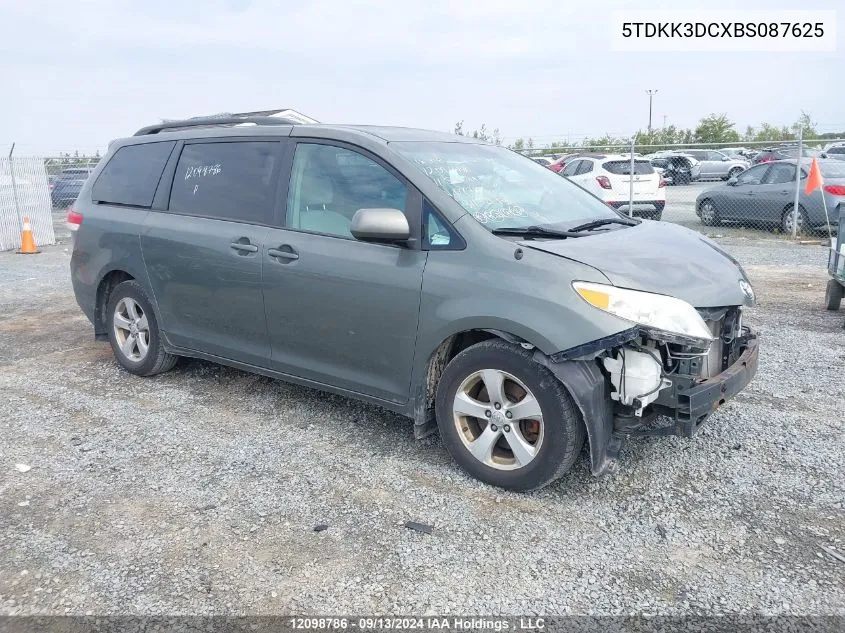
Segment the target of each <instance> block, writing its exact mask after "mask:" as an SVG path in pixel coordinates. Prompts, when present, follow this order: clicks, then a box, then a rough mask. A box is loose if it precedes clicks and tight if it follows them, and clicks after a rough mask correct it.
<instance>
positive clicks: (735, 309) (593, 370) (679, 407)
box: [536, 306, 758, 475]
mask: <svg viewBox="0 0 845 633" xmlns="http://www.w3.org/2000/svg"><path fill="white" fill-rule="evenodd" d="M697 312H698V314H699V315H700V316H701V319H702V321H703V323H704V324H705V325H706V327H707V329H708V330H709V332H710V337H709V338H707V339H705V338H703V337H702V336H701V335H699V336H688V335H685V334H675V333H671V332H667V331H663V330H661V329H656V328H653V327H648V326H643V325H635V326H634V327H632V328H630V329H628V330H624V331H622V332H619V333H617V334H614V335H612V336H608V337H605V338H602V339H599V340H596V341H592V342H590V343H587V344H585V345H580V346H578V347H575V348H572V349H569V350H565V351H562V352H559V353H557V354H553V355H551V356H545V355H543V354H541V353H539V352H537V354H536V360H537V362H540V363H542V364H544V365H546V366H547V367H548V368H549V369H550V370H551V371H552V372H553V373H554V374H555V376H556V377H557V378H558V379H559V380H560V381H561V382H562V383H563V384H564V385H566V387H567V388H568V389H569V392H570V393H571V395H572V397H573V399H574V400H575V402H576V404H577V405H578V407H579V409H580V410H581V413H582V416H583V418H584V421H585V424H586V427H587V432H588V436H589V439H590V453H591V469H592V471H593V474H595V475H602V474H605V473H608V472H612V471H613V470H614V466H615V461H616V458H617V455H618V452H619V449H620V448H621V446H622V443H623V441H624V439H625V438H626V437H630V436H638V435H681V436H684V437H691V436H692V435H694V434H695V432H696V431H697V430H698V429H699V428H700V426H701V424H702V423H703V422H704V421H705V420H706V419H707V417H708V416H709V415H710V413H712V412H713V411H715V410H716V409H717V408H718V407H719V406H721V405H722V404H724V403H725V402H726V401H727V400H728V399H730V398H731V397H733V396H735V395H736V394H737V393H739V392H740V391H741V390H742V389H743V388H744V387H745V386H746V385H747V384H748V383H749V382H750V381H751V379H752V378H753V377H754V374H755V373H756V371H757V360H758V346H757V335H756V334H755V333H754V332H753V331H752V330H751V329H750V328H747V327H744V326H743V325H742V308H741V307H740V306H729V307H722V308H711V309H699V310H698V311H697Z"/></svg>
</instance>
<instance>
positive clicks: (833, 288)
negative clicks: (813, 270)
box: [824, 279, 845, 310]
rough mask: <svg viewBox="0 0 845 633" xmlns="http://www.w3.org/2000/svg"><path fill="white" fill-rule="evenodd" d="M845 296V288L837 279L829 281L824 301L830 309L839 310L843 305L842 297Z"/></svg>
mask: <svg viewBox="0 0 845 633" xmlns="http://www.w3.org/2000/svg"><path fill="white" fill-rule="evenodd" d="M843 296H845V288H843V287H842V284H840V283H839V282H838V281H836V280H835V279H830V280H828V282H827V288H825V291H824V303H825V307H826V308H827V309H828V310H838V309H839V308H840V307H841V306H842V297H843Z"/></svg>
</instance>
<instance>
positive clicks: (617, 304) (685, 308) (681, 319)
mask: <svg viewBox="0 0 845 633" xmlns="http://www.w3.org/2000/svg"><path fill="white" fill-rule="evenodd" d="M572 287H573V288H574V289H575V292H577V293H578V294H579V295H581V298H582V299H584V301H586V302H587V303H589V304H590V305H591V306H593V307H594V308H598V309H599V310H604V311H605V312H609V313H610V314H613V315H616V316H618V317H620V318H622V319H627V320H628V321H633V322H634V323H639V324H640V325H644V326H646V327H648V328H653V329H655V330H661V331H662V332H669V333H672V334H678V335H680V336H685V337H690V338H693V339H698V340H700V341H702V342H706V343H707V344H708V345H709V343H710V341H712V340H713V336H712V334H711V333H710V329H709V328H708V327H707V324H706V323H704V319H702V318H701V315H700V314H699V313H698V312H697V311H696V309H695V308H693V307H692V306H691V305H690V304H688V303H687V302H686V301H684V300H682V299H677V298H676V297H667V296H666V295H658V294H654V293H651V292H642V291H639V290H628V289H627V288H617V287H615V286H608V285H605V284H595V283H589V282H586V281H575V282H573V283H572Z"/></svg>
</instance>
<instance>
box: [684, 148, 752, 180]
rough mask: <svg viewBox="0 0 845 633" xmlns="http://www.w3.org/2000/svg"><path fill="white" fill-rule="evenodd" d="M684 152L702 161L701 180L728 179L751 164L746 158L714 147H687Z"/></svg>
mask: <svg viewBox="0 0 845 633" xmlns="http://www.w3.org/2000/svg"><path fill="white" fill-rule="evenodd" d="M684 153H685V154H688V155H690V156H692V157H693V158H695V159H696V160H698V161H699V162H700V163H701V175H700V176H699V177H700V179H701V180H727V179H728V178H733V177H734V176H738V175H739V174H740V173H741V172H743V171H745V170H746V169H748V168H749V167H750V166H751V164H750V163H749V162H748V161H747V160H745V159H744V158H737V157H731V156H728V155H727V154H723V153H722V152H717V151H716V150H713V149H686V150H684Z"/></svg>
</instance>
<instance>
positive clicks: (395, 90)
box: [0, 0, 845, 155]
mask: <svg viewBox="0 0 845 633" xmlns="http://www.w3.org/2000/svg"><path fill="white" fill-rule="evenodd" d="M838 4H839V2H838V1H836V0H832V1H831V0H808V1H807V2H805V3H802V7H801V8H804V9H835V8H837V5H838ZM691 5H692V3H688V6H691ZM698 5H699V6H701V7H706V8H707V9H718V8H720V7H725V8H726V9H727V8H735V6H736V3H735V2H734V1H732V2H722V0H710V1H708V2H705V3H698ZM678 6H679V5H678V3H677V1H676V0H675V1H672V2H664V1H663V0H649V1H648V3H647V5H644V3H643V0H639V1H638V2H623V1H617V2H609V1H601V0H590V1H589V2H583V1H573V0H551V1H548V0H531V1H530V2H525V1H523V2H520V1H519V0H505V1H502V0H484V1H482V2H477V1H474V0H451V1H448V0H447V1H442V0H426V1H425V2H409V1H407V0H393V1H392V2H389V1H386V0H384V1H367V0H362V1H356V0H312V1H294V2H290V1H281V0H279V1H276V2H273V1H269V0H190V1H183V0H169V1H164V0H147V1H144V2H140V1H138V2H129V1H124V0H74V1H67V0H63V1H53V2H44V1H41V0H27V1H26V2H22V1H18V0H0V53H2V54H0V86H2V91H0V97H2V98H0V152H3V153H6V152H7V151H8V148H9V147H10V146H11V143H12V142H15V143H16V150H15V151H16V152H17V153H19V154H20V155H51V154H56V153H58V152H67V151H70V152H72V151H74V150H79V151H80V152H91V153H92V152H93V151H94V150H97V149H99V150H100V151H103V150H104V149H105V148H106V146H107V144H108V142H109V141H110V140H111V139H113V138H119V137H123V136H129V135H131V134H132V133H134V132H135V130H137V129H138V128H140V127H142V126H144V125H147V124H150V123H155V122H158V121H159V120H161V119H162V118H180V117H188V116H198V115H203V114H212V113H218V112H237V111H249V110H262V109H271V108H281V107H290V108H294V109H296V110H299V111H301V112H303V113H305V114H308V115H309V116H312V117H314V118H315V119H317V120H319V121H321V122H325V123H369V124H382V125H403V126H411V127H422V128H430V129H435V130H443V131H451V130H452V129H453V128H454V126H455V123H456V122H457V121H461V120H463V121H464V129H465V130H472V129H475V128H477V127H480V125H481V124H482V123H485V124H486V125H487V127H488V129H491V130H492V129H493V128H498V129H499V130H500V133H501V135H502V136H503V137H504V140H505V142H506V143H507V142H511V141H513V140H514V139H515V138H517V137H524V138H528V137H533V138H534V139H535V142H536V143H538V144H546V143H550V142H551V141H565V140H567V139H569V140H571V141H578V140H580V139H583V138H585V137H590V136H601V135H603V134H606V133H610V134H613V135H616V136H624V137H630V136H631V135H632V134H633V133H634V132H636V131H637V130H638V129H645V128H646V127H647V125H648V96H647V95H646V92H645V91H646V90H647V89H652V90H655V89H656V90H657V91H658V92H657V94H656V95H655V97H654V111H653V125H654V126H655V127H659V126H661V125H663V123H664V117H665V121H666V122H667V123H668V124H669V125H676V126H679V127H695V125H696V123H697V122H698V120H699V119H700V118H701V117H703V116H706V115H707V114H709V113H711V112H715V113H722V112H724V113H726V114H727V115H728V117H729V118H730V119H731V120H732V121H734V122H735V123H736V124H737V129H738V130H739V131H740V132H742V131H744V130H745V126H747V125H757V124H759V123H760V122H763V121H767V122H770V123H772V124H776V125H790V124H792V123H793V122H794V121H795V120H796V119H797V117H798V116H799V115H800V114H801V111H802V110H803V111H805V112H808V113H809V114H810V115H811V117H812V119H813V120H814V121H815V122H817V123H818V128H819V130H820V131H822V132H824V131H831V132H833V131H845V107H843V106H844V105H845V81H843V74H842V71H843V68H845V64H843V62H845V41H843V40H845V36H843V32H845V27H843V28H839V29H838V35H837V50H836V51H835V52H826V53H819V52H804V53H771V52H770V53H748V52H743V53H707V52H689V51H685V52H674V53H646V52H614V51H612V50H611V29H610V13H611V11H613V10H615V9H620V10H621V9H641V8H648V9H650V10H655V9H660V8H666V9H677V8H678ZM742 8H743V9H790V8H796V7H795V3H794V2H785V1H783V0H770V1H767V2H766V1H757V0H746V1H745V2H744V3H743V4H742ZM839 13H840V16H845V11H840V12H839ZM843 19H845V17H843Z"/></svg>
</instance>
